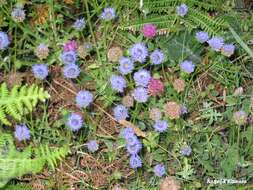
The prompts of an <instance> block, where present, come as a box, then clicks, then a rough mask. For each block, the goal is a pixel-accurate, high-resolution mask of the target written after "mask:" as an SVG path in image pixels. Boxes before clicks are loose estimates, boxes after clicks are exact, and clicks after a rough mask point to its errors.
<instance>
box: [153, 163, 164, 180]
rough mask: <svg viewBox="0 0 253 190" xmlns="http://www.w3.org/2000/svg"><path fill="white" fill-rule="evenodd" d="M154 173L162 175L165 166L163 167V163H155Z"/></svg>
mask: <svg viewBox="0 0 253 190" xmlns="http://www.w3.org/2000/svg"><path fill="white" fill-rule="evenodd" d="M154 173H155V175H156V176H158V177H162V176H163V175H165V167H164V165H163V164H157V165H156V166H155V167H154Z"/></svg>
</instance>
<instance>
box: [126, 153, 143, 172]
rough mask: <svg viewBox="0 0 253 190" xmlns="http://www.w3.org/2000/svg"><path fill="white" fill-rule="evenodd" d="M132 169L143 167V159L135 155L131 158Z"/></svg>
mask: <svg viewBox="0 0 253 190" xmlns="http://www.w3.org/2000/svg"><path fill="white" fill-rule="evenodd" d="M129 163H130V167H131V168H133V169H136V168H139V167H141V166H142V161H141V158H140V157H139V156H138V155H137V154H135V155H131V156H130V162H129Z"/></svg>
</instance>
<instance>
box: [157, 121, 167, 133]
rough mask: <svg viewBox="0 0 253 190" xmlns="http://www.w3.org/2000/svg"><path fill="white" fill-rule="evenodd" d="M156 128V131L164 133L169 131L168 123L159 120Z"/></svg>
mask: <svg viewBox="0 0 253 190" xmlns="http://www.w3.org/2000/svg"><path fill="white" fill-rule="evenodd" d="M154 128H155V131H157V132H160V133H162V132H164V131H166V130H167V128H168V123H167V122H166V121H163V120H158V121H156V122H155V124H154Z"/></svg>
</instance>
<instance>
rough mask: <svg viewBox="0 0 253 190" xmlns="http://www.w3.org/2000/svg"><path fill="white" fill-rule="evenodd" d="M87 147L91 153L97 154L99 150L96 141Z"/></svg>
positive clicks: (89, 143)
mask: <svg viewBox="0 0 253 190" xmlns="http://www.w3.org/2000/svg"><path fill="white" fill-rule="evenodd" d="M86 145H87V148H88V150H89V151H90V152H96V151H97V150H98V143H97V141H96V140H90V141H89V142H87V144H86Z"/></svg>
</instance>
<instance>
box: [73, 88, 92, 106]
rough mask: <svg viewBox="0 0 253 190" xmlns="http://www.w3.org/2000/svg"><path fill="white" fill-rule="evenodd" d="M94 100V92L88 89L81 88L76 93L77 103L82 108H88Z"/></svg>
mask: <svg viewBox="0 0 253 190" xmlns="http://www.w3.org/2000/svg"><path fill="white" fill-rule="evenodd" d="M92 101H93V94H92V93H91V92H89V91H87V90H81V91H79V92H78V93H77V95H76V104H77V106H78V107H80V108H86V107H87V106H89V105H90V104H91V103H92Z"/></svg>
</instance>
